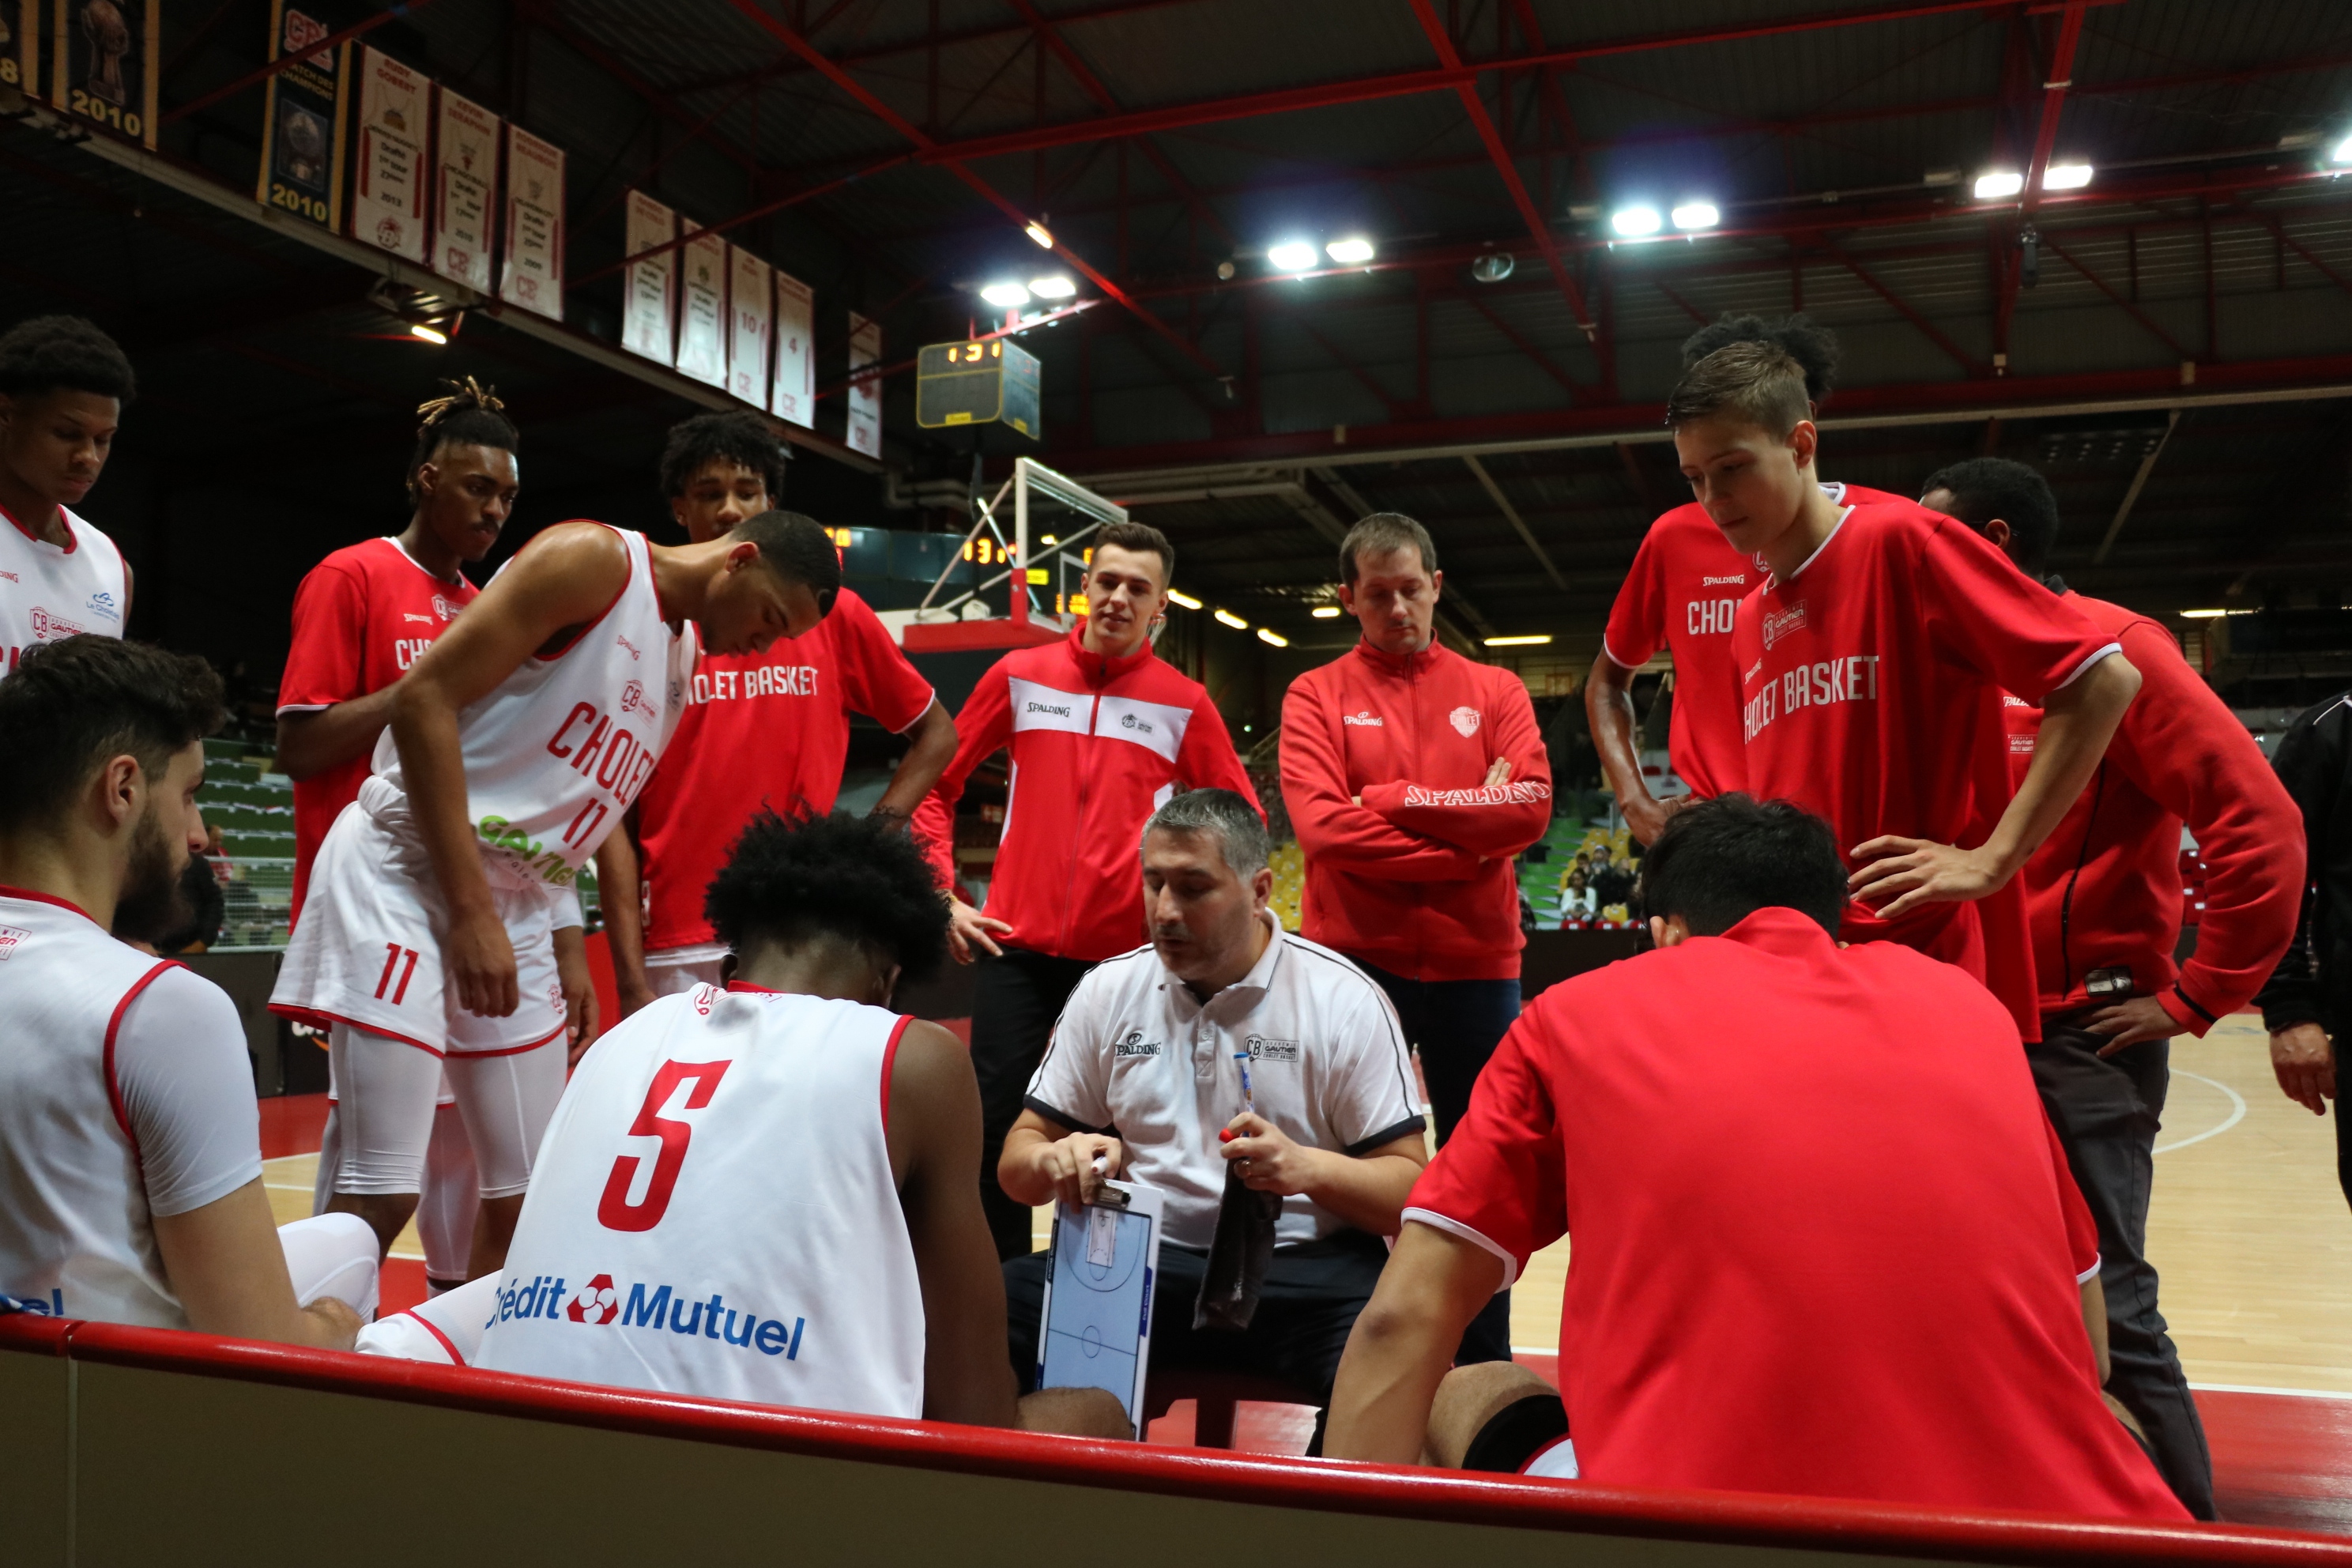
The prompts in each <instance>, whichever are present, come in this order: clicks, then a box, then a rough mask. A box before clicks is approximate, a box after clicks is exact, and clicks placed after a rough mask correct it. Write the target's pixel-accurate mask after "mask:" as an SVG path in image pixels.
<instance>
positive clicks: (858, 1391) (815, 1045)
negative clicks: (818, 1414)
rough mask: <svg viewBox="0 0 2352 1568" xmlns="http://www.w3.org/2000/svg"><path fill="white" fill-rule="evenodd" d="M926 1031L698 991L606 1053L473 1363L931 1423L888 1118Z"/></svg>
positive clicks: (630, 1029)
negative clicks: (899, 1056)
mask: <svg viewBox="0 0 2352 1568" xmlns="http://www.w3.org/2000/svg"><path fill="white" fill-rule="evenodd" d="M906 1026H907V1020H906V1019H904V1018H902V1017H899V1016H898V1015H896V1014H893V1013H887V1012H885V1011H883V1010H882V1009H881V1008H879V1007H866V1006H862V1005H858V1004H857V1003H855V1002H834V1001H825V1000H823V999H820V998H818V997H814V996H801V995H790V994H782V993H777V992H769V991H758V990H750V989H745V990H736V991H720V990H719V989H717V988H716V987H712V986H707V985H706V986H700V987H698V988H697V989H695V990H693V991H691V992H688V993H685V994H680V995H676V996H665V997H662V998H661V999H660V1000H658V1001H656V1002H655V1003H653V1004H652V1005H649V1006H647V1007H646V1008H645V1009H644V1010H643V1011H641V1012H639V1013H637V1014H635V1016H632V1017H630V1018H629V1019H628V1020H627V1021H626V1022H625V1023H623V1024H621V1025H620V1026H618V1027H616V1028H614V1030H613V1031H612V1032H611V1033H610V1034H607V1035H605V1036H604V1037H603V1038H602V1039H600V1040H598V1041H597V1042H596V1045H595V1047H594V1048H593V1050H591V1051H590V1052H589V1053H588V1055H587V1057H586V1058H584V1059H583V1061H582V1062H581V1064H580V1069H579V1071H578V1072H576V1073H575V1074H573V1075H572V1083H571V1086H570V1087H569V1088H568V1089H565V1090H564V1094H563V1102H562V1104H561V1105H559V1106H558V1107H557V1108H556V1111H555V1120H554V1121H553V1122H552V1123H551V1125H550V1126H549V1127H548V1130H547V1137H546V1140H545V1142H542V1143H541V1146H540V1153H539V1163H538V1164H537V1166H536V1167H535V1168H534V1169H533V1170H532V1172H531V1179H530V1194H529V1195H528V1196H527V1197H525V1198H524V1199H523V1206H522V1216H521V1218H520V1220H519V1221H518V1222H517V1224H516V1226H515V1234H514V1243H513V1245H512V1246H511V1247H509V1248H508V1250H507V1263H506V1269H505V1272H504V1274H503V1275H502V1276H501V1277H500V1279H499V1294H498V1304H497V1308H496V1315H495V1316H494V1317H492V1318H491V1319H490V1321H489V1325H488V1332H487V1333H485V1335H484V1336H483V1339H482V1346H481V1352H480V1355H479V1359H478V1361H477V1363H476V1364H477V1365H480V1366H485V1367H489V1368H492V1369H494V1370H496V1371H499V1372H520V1373H532V1374H534V1375H537V1376H541V1377H561V1378H570V1379H572V1380H574V1381H577V1382H582V1383H601V1384H614V1385H618V1386H622V1387H629V1388H651V1389H660V1390H664V1391H666V1392H668V1393H672V1394H703V1395H707V1396H710V1397H714V1398H720V1399H742V1400H751V1401H754V1402H756V1403H759V1404H762V1405H799V1406H803V1407H805V1408H809V1409H817V1410H845V1411H853V1412H857V1413H860V1414H864V1415H903V1416H909V1417H912V1416H919V1415H921V1414H922V1413H923V1299H922V1288H921V1285H920V1283H919V1280H918V1279H917V1278H916V1273H915V1249H914V1244H913V1242H912V1241H911V1240H910V1239H909V1238H908V1234H907V1221H906V1216H905V1214H904V1212H903V1211H902V1210H901V1209H900V1207H899V1204H898V1184H897V1183H896V1182H895V1181H894V1180H892V1178H891V1174H890V1153H889V1148H888V1145H887V1142H885V1136H884V1128H883V1117H884V1115H885V1113H886V1109H887V1104H888V1096H889V1082H890V1062H891V1058H892V1057H893V1055H894V1054H895V1053H896V1051H897V1049H898V1037H899V1035H900V1034H901V1033H902V1032H903V1031H904V1030H905V1028H906Z"/></svg>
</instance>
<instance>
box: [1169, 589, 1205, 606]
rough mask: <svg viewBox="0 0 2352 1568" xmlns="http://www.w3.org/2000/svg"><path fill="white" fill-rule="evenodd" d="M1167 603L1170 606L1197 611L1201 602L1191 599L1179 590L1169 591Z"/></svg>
mask: <svg viewBox="0 0 2352 1568" xmlns="http://www.w3.org/2000/svg"><path fill="white" fill-rule="evenodd" d="M1168 602H1169V603H1170V604H1171V605H1183V606H1184V607H1185V608H1186V609H1188V610H1197V609H1199V608H1200V607H1201V601H1200V600H1198V599H1196V598H1194V597H1192V595H1190V594H1187V593H1186V592H1184V590H1183V589H1181V588H1171V589H1169V590H1168Z"/></svg>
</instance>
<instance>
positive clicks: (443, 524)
mask: <svg viewBox="0 0 2352 1568" xmlns="http://www.w3.org/2000/svg"><path fill="white" fill-rule="evenodd" d="M442 384H443V385H444V386H446V387H447V388H448V389H449V391H448V393H447V395H445V396H441V397H436V398H434V399H432V400H430V401H429V402H427V403H425V404H424V405H421V406H420V407H419V408H418V409H417V411H416V412H417V414H418V415H419V416H420V417H421V418H422V420H423V424H422V425H421V426H419V427H418V429H417V432H416V449H415V452H414V453H413V454H412V455H411V456H410V458H409V459H408V499H409V501H410V503H411V506H412V508H413V510H411V512H410V514H409V519H408V526H407V527H406V528H405V529H404V530H403V531H401V532H399V533H397V534H394V535H390V536H386V537H381V538H375V539H365V540H362V541H361V542H359V543H357V544H351V545H346V546H344V547H343V548H342V549H341V550H338V551H336V552H334V553H333V554H331V555H329V556H328V557H327V558H326V559H325V560H324V561H321V562H320V563H319V564H318V565H316V566H314V567H312V568H311V569H310V574H309V575H308V576H306V577H304V578H303V579H302V585H301V587H300V588H299V589H298V590H296V592H295V595H294V642H293V647H292V648H291V649H290V650H289V653H288V655H287V658H286V675H285V679H283V680H282V681H281V682H280V683H279V686H278V772H280V773H285V774H286V775H288V776H289V777H290V778H291V779H293V781H294V914H295V918H296V919H297V920H299V919H300V917H301V912H302V899H303V895H304V894H305V892H307V891H308V889H309V885H310V866H311V863H312V862H313V861H315V860H316V859H317V858H318V856H319V846H320V842H321V841H323V840H324V839H325V838H326V837H327V829H328V828H330V827H331V826H334V822H335V818H336V817H337V816H341V814H342V811H343V808H344V807H346V806H348V805H351V804H352V802H353V801H355V800H357V799H358V798H359V795H360V785H361V784H363V783H365V782H366V780H367V776H368V771H369V770H368V758H369V754H370V753H371V752H373V751H374V750H375V744H376V742H377V740H378V738H379V737H381V736H382V735H383V730H384V726H385V725H386V724H388V723H390V722H391V721H392V694H393V687H394V683H395V682H396V681H398V680H399V679H400V678H401V676H402V675H403V674H404V673H406V671H407V669H408V667H409V666H410V665H411V664H413V663H415V660H416V657H417V655H419V654H421V653H423V652H424V651H425V649H426V648H428V647H432V646H433V640H434V639H435V638H436V637H439V636H440V635H441V632H442V630H443V629H444V628H445V627H446V626H448V625H449V623H450V622H451V621H452V620H454V619H455V618H456V617H457V612H458V611H460V610H462V609H464V608H465V607H466V605H467V604H468V603H470V602H471V601H472V599H473V597H474V595H475V594H476V593H477V592H478V590H477V589H476V588H475V586H474V584H472V583H470V582H468V581H467V578H466V574H465V573H464V571H463V570H462V568H463V567H465V566H467V565H470V564H472V563H476V562H478V561H480V560H481V559H482V558H483V557H484V556H486V555H488V553H489V552H490V547H491V546H492V545H494V544H496V543H497V542H498V541H499V531H500V529H502V528H503V527H504V526H505V524H506V521H507V518H508V516H509V514H510V513H511V512H512V511H513V510H514V502H515V494H516V490H517V488H518V486H519V483H520V480H519V478H518V475H517V470H516V467H515V450H516V448H517V447H519V446H520V444H521V442H520V437H519V435H518V433H517V431H516V429H515V427H514V424H513V422H512V421H511V420H509V418H508V417H507V416H506V405H504V404H502V403H501V402H499V397H498V394H497V393H496V392H495V391H494V390H493V389H491V388H489V387H486V386H483V385H481V384H478V383H477V382H476V381H475V380H474V378H473V377H471V376H467V378H466V380H465V381H464V382H463V383H462V384H460V383H457V382H444V383H442ZM559 912H561V911H559ZM565 940H567V941H576V940H578V933H577V932H576V931H574V932H573V933H572V936H571V937H570V938H568V939H565ZM581 973H584V967H583V968H582V969H581ZM572 1016H573V1017H574V1018H575V1019H577V1018H579V1017H581V1016H583V1011H582V1009H581V1008H579V1007H574V1008H573V1010H572ZM318 1026H319V1027H320V1031H321V1033H322V1034H323V1033H324V1031H325V1028H326V1024H325V1022H324V1021H323V1020H321V1021H319V1024H318ZM332 1089H333V1086H331V1099H330V1102H329V1109H328V1112H327V1126H326V1131H325V1133H324V1134H323V1136H322V1138H321V1140H320V1152H319V1181H318V1192H317V1205H316V1206H317V1207H318V1208H319V1209H320V1211H321V1212H323V1211H324V1210H325V1209H326V1207H327V1205H328V1204H329V1202H330V1201H331V1198H332V1196H333V1194H334V1191H335V1187H334V1183H335V1178H336V1174H337V1171H338V1167H339V1164H340V1156H341V1143H342V1138H341V1131H342V1130H341V1116H340V1114H339V1111H338V1110H337V1106H336V1102H335V1098H334V1097H333V1094H332ZM477 1208H478V1203H477V1179H476V1174H475V1169H474V1153H473V1147H472V1145H471V1144H469V1143H468V1142H467V1141H466V1128H465V1121H464V1118H463V1117H462V1116H460V1115H459V1113H458V1110H457V1099H456V1097H455V1096H454V1095H452V1094H451V1093H450V1091H449V1085H448V1081H447V1079H446V1078H445V1079H443V1081H442V1084H441V1090H440V1097H439V1104H438V1106H437V1107H436V1110H435V1112H434V1118H433V1132H432V1139H431V1142H430V1143H429V1144H428V1145H427V1146H426V1152H425V1190H424V1199H423V1202H422V1204H421V1205H420V1206H419V1207H418V1210H417V1215H416V1221H417V1226H416V1227H417V1230H418V1232H419V1234H420V1235H421V1236H422V1237H423V1239H424V1242H425V1277H426V1279H428V1280H430V1281H431V1283H432V1287H433V1289H435V1290H436V1291H438V1290H445V1289H448V1288H450V1287H451V1286H453V1285H457V1284H462V1283H463V1282H464V1281H465V1279H466V1276H467V1257H468V1255H469V1254H470V1253H471V1251H472V1247H473V1239H474V1225H475V1218H476V1211H477Z"/></svg>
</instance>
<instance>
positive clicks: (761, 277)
mask: <svg viewBox="0 0 2352 1568" xmlns="http://www.w3.org/2000/svg"><path fill="white" fill-rule="evenodd" d="M730 255H731V256H732V257H733V258H734V259H733V265H732V268H731V272H730V277H729V278H728V279H727V300H728V315H727V319H728V321H730V322H732V323H733V326H732V327H731V329H730V331H729V332H728V334H727V390H728V391H729V392H730V393H731V394H733V395H735V396H737V397H740V398H741V399H742V400H743V401H744V402H746V403H748V404H750V405H751V406H752V407H754V408H757V407H759V406H760V405H761V403H763V402H765V401H766V399H765V398H764V396H763V395H762V394H764V393H765V392H766V390H767V386H768V338H769V335H770V331H771V329H772V325H773V323H774V321H775V310H776V295H775V289H773V288H772V286H771V285H770V283H769V281H768V272H769V268H768V264H767V263H766V262H764V261H762V260H761V259H760V258H758V257H756V256H754V255H752V254H751V252H750V251H748V250H746V249H744V248H743V247H741V246H740V245H739V246H737V247H734V248H733V250H732V251H731V252H730Z"/></svg>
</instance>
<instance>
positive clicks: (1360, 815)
mask: <svg viewBox="0 0 2352 1568" xmlns="http://www.w3.org/2000/svg"><path fill="white" fill-rule="evenodd" d="M1497 757H1507V758H1509V759H1510V762H1511V776H1510V780H1509V782H1507V783H1506V784H1499V785H1496V786H1495V787H1493V788H1487V787H1486V770H1487V767H1488V765H1489V764H1490V763H1493V762H1494V760H1495V759H1496V758H1497ZM1358 796H1360V797H1361V798H1362V801H1363V804H1362V805H1356V804H1354V802H1355V799H1356V797H1358ZM1282 798H1283V804H1284V805H1285V806H1286V807H1287V808H1288V810H1289V812H1290V823H1291V826H1292V827H1293V828H1295V829H1296V830H1297V834H1298V847H1299V848H1300V849H1302V850H1304V851H1305V852H1306V856H1307V897H1306V900H1305V907H1304V910H1303V911H1302V912H1303V915H1304V926H1305V935H1306V936H1307V940H1308V941H1310V942H1321V943H1323V944H1324V945H1325V946H1326V947H1336V948H1338V949H1339V951H1340V952H1345V953H1348V954H1349V955H1351V956H1354V957H1358V958H1361V959H1363V960H1365V961H1366V962H1367V963H1375V964H1378V965H1379V966H1380V967H1381V968H1382V969H1385V970H1388V971H1389V972H1390V973H1394V974H1402V975H1404V976H1405V977H1407V978H1408V979H1412V980H1510V979H1514V978H1516V977H1517V974H1518V973H1519V950H1520V949H1521V948H1522V947H1524V946H1526V945H1527V939H1526V937H1524V936H1523V935H1521V934H1520V931H1519V895H1518V885H1517V880H1516V879H1514V877H1513V875H1512V872H1511V857H1512V856H1514V855H1517V853H1518V852H1519V851H1520V850H1522V849H1525V848H1526V847H1528V845H1530V844H1532V843H1534V842H1535V841H1536V840H1537V839H1538V838H1540V837H1543V832H1544V828H1545V826H1547V825H1548V824H1549V822H1550V820H1551V763H1550V760H1549V758H1548V757H1546V756H1545V754H1544V746H1543V737H1542V735H1541V734H1540V733H1539V732H1538V731H1537V729H1536V715H1535V708H1534V705H1533V704H1531V703H1530V702H1528V689H1527V688H1526V687H1525V686H1523V685H1521V684H1520V682H1519V678H1518V677H1517V676H1516V675H1514V674H1512V673H1511V672H1510V671H1509V670H1507V669H1497V668H1494V667H1492V666H1490V665H1483V664H1473V663H1472V662H1471V661H1470V660H1468V659H1466V658H1463V657H1462V656H1461V655H1460V654H1458V653H1454V652H1451V651H1449V650H1448V649H1446V648H1444V647H1440V646H1438V645H1437V644H1436V643H1435V642H1432V643H1431V644H1430V645H1429V647H1427V648H1425V649H1423V651H1422V652H1420V653H1417V654H1414V655H1412V657H1411V658H1397V657H1395V656H1393V655H1391V654H1385V653H1381V651H1379V650H1378V649H1376V648H1374V647H1370V645H1369V644H1365V643H1358V644H1357V645H1356V647H1354V648H1353V649H1351V650H1350V651H1349V652H1348V653H1346V654H1343V655H1341V656H1340V657H1339V658H1338V659H1336V660H1334V661H1333V662H1331V663H1329V664H1327V665H1325V666H1323V667H1322V668H1320V669H1310V670H1308V671H1307V673H1306V674H1304V675H1302V676H1300V677H1299V678H1298V679H1297V680H1294V681H1292V682H1291V683H1290V691H1289V694H1288V695H1287V696H1286V697H1285V698H1284V699H1283V702H1282ZM1482 857H1483V858H1482Z"/></svg>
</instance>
